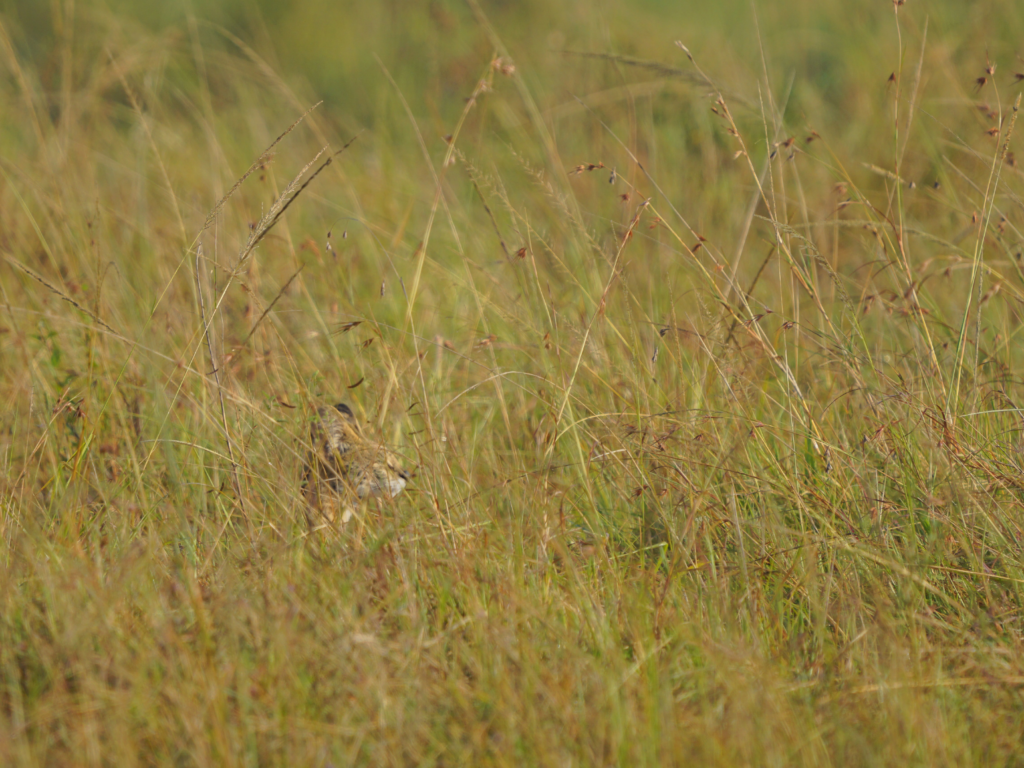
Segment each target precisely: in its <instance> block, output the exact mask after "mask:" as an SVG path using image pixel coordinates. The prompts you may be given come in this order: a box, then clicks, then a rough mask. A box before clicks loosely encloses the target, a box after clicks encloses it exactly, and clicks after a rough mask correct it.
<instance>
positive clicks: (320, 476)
mask: <svg viewBox="0 0 1024 768" xmlns="http://www.w3.org/2000/svg"><path fill="white" fill-rule="evenodd" d="M409 477H410V475H409V473H408V472H407V471H406V470H404V469H403V468H402V465H401V463H400V461H399V460H398V458H397V457H396V456H395V455H394V454H393V453H391V452H390V451H389V450H388V449H387V448H385V447H384V446H383V445H380V444H378V443H375V442H373V441H371V440H367V439H366V438H365V437H364V436H363V432H362V430H361V429H360V427H359V422H358V421H357V420H356V417H355V414H353V413H352V409H351V408H349V407H348V406H347V405H345V404H344V403H338V404H337V405H334V406H322V407H320V408H317V411H316V418H315V419H314V420H313V422H312V424H310V427H309V446H308V450H307V453H306V461H305V467H304V471H303V475H302V484H303V486H304V489H305V490H304V492H305V496H306V501H307V502H308V503H309V506H310V507H311V508H312V509H313V510H316V511H317V512H319V514H320V515H321V516H322V518H323V519H324V521H327V522H333V521H334V520H335V519H337V512H338V511H340V512H341V517H340V521H341V522H342V523H347V522H348V521H349V520H351V519H352V517H353V515H354V514H355V506H356V505H357V504H358V503H359V501H361V500H362V499H366V498H367V497H379V498H384V499H390V498H392V497H394V496H397V495H398V494H400V493H401V492H402V491H403V490H404V489H405V484H406V481H408V480H409ZM310 523H311V525H312V523H313V521H312V520H311V521H310Z"/></svg>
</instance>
